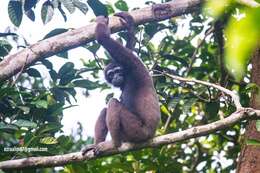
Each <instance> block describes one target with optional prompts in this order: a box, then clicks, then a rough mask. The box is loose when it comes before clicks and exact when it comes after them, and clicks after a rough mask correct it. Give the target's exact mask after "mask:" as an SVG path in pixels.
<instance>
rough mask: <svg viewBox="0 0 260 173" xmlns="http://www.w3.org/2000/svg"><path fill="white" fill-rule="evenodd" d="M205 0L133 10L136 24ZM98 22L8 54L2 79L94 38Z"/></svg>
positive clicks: (112, 21) (116, 24)
mask: <svg viewBox="0 0 260 173" xmlns="http://www.w3.org/2000/svg"><path fill="white" fill-rule="evenodd" d="M202 1H203V0H174V1H171V2H167V3H164V4H156V5H154V6H150V7H145V8H142V9H138V10H134V11H131V12H130V14H131V15H132V16H133V18H134V21H135V24H136V25H139V24H143V23H146V22H151V21H160V20H164V19H167V18H171V17H174V16H180V15H182V14H186V13H189V12H192V11H194V10H195V9H197V8H198V7H199V6H200V4H201V3H202ZM95 26H96V25H95V23H91V24H89V25H87V26H85V27H82V28H79V29H74V30H70V31H68V32H65V33H62V34H59V35H57V36H54V37H51V38H48V39H45V40H42V41H39V42H38V43H36V44H33V45H31V46H30V47H28V48H25V49H24V50H22V51H19V52H17V53H16V54H13V55H10V56H8V57H5V58H4V60H3V61H2V62H0V81H2V80H6V79H8V78H10V77H11V76H13V75H15V74H17V73H18V72H19V71H22V70H23V68H27V67H28V66H30V65H31V64H33V63H34V62H36V61H39V60H40V59H42V58H46V57H50V56H52V55H55V54H57V53H59V52H61V51H65V50H69V49H72V48H76V47H78V46H81V45H84V44H86V43H88V42H90V41H92V40H93V39H94V31H95ZM109 27H110V28H111V30H112V32H117V31H120V30H122V29H124V28H123V25H122V24H121V22H120V21H119V18H118V17H115V16H112V17H110V18H109Z"/></svg>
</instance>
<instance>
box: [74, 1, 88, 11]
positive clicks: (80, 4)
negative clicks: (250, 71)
mask: <svg viewBox="0 0 260 173" xmlns="http://www.w3.org/2000/svg"><path fill="white" fill-rule="evenodd" d="M73 4H74V6H75V7H77V8H78V9H79V10H80V11H81V12H82V13H83V14H87V12H88V6H87V4H85V3H83V2H80V1H79V0H73Z"/></svg>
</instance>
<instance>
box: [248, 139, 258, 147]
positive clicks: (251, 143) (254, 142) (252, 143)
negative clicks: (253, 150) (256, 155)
mask: <svg viewBox="0 0 260 173" xmlns="http://www.w3.org/2000/svg"><path fill="white" fill-rule="evenodd" d="M246 144H247V145H255V146H260V141H259V140H255V139H248V140H246Z"/></svg>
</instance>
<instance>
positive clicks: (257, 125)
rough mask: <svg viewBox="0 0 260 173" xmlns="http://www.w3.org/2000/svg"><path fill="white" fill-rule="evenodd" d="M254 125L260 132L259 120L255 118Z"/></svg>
mask: <svg viewBox="0 0 260 173" xmlns="http://www.w3.org/2000/svg"><path fill="white" fill-rule="evenodd" d="M255 125H256V130H257V131H258V132H260V120H256V123H255Z"/></svg>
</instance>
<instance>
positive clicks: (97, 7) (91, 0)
mask: <svg viewBox="0 0 260 173" xmlns="http://www.w3.org/2000/svg"><path fill="white" fill-rule="evenodd" d="M87 2H88V5H89V6H90V8H91V9H92V10H93V12H94V14H95V15H96V16H106V17H107V16H108V12H107V8H106V6H105V5H104V4H103V3H102V2H100V1H99V0H88V1H87Z"/></svg>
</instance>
